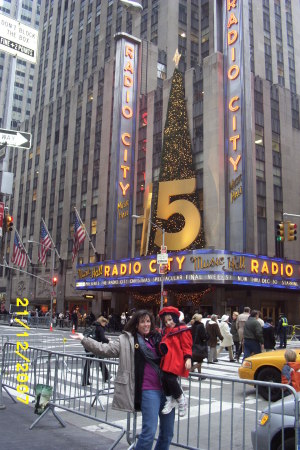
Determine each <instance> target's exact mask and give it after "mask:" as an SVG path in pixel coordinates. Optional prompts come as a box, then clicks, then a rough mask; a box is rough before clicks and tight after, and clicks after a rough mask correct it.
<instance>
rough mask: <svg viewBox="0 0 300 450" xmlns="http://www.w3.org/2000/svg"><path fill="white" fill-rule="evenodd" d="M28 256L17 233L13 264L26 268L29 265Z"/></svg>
mask: <svg viewBox="0 0 300 450" xmlns="http://www.w3.org/2000/svg"><path fill="white" fill-rule="evenodd" d="M27 260H28V256H27V253H26V251H25V249H24V246H23V244H22V242H21V241H20V240H19V237H18V235H17V233H15V239H14V249H13V255H12V258H11V262H12V263H13V264H15V265H16V266H19V267H25V266H26V264H27Z"/></svg>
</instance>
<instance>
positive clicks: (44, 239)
mask: <svg viewBox="0 0 300 450" xmlns="http://www.w3.org/2000/svg"><path fill="white" fill-rule="evenodd" d="M51 244H52V242H51V239H50V236H49V234H48V231H47V230H46V228H45V225H44V224H43V222H42V224H41V237H40V245H39V254H38V261H40V262H41V263H42V264H44V265H46V257H47V251H48V250H49V248H51Z"/></svg>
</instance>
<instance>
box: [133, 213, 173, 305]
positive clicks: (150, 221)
mask: <svg viewBox="0 0 300 450" xmlns="http://www.w3.org/2000/svg"><path fill="white" fill-rule="evenodd" d="M131 217H132V218H133V219H142V220H148V222H149V223H151V224H152V225H153V226H154V227H156V228H157V229H158V230H160V231H161V232H162V247H164V246H165V229H164V228H161V227H160V226H159V225H157V224H156V223H154V222H152V220H150V219H146V218H145V217H144V216H138V215H136V214H132V216H131ZM160 275H161V277H160V280H161V281H160V309H162V308H163V306H164V296H163V292H164V274H162V273H161V274H160Z"/></svg>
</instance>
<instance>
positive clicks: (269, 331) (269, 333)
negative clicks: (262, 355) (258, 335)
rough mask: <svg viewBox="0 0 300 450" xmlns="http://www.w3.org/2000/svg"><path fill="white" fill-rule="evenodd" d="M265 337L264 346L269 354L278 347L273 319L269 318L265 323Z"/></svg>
mask: <svg viewBox="0 0 300 450" xmlns="http://www.w3.org/2000/svg"><path fill="white" fill-rule="evenodd" d="M263 336H264V346H265V350H266V351H267V352H270V351H271V350H274V348H275V345H276V340H275V329H274V326H273V320H272V318H271V317H267V318H266V319H265V323H264V326H263Z"/></svg>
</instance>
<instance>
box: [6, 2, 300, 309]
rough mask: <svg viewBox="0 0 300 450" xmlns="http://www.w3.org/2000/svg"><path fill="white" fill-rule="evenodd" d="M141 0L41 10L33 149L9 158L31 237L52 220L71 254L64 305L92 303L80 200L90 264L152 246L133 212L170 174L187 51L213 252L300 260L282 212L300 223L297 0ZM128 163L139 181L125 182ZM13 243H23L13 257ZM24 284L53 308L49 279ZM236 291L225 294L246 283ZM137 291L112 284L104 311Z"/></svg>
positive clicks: (15, 203)
mask: <svg viewBox="0 0 300 450" xmlns="http://www.w3.org/2000/svg"><path fill="white" fill-rule="evenodd" d="M140 3H141V4H142V6H143V10H142V11H141V12H140V11H134V10H131V9H126V7H125V6H124V5H123V4H122V2H121V1H117V0H102V1H101V0H95V1H88V0H81V1H75V0H65V1H63V2H62V1H59V0H54V1H49V0H45V1H44V2H42V5H41V20H40V29H39V30H40V31H39V33H40V36H39V60H38V64H37V66H36V71H35V78H34V90H33V95H32V103H31V114H30V117H28V116H25V117H24V116H23V117H22V119H27V120H26V122H25V125H24V126H25V127H26V129H27V130H29V131H30V132H31V133H32V148H31V150H30V152H22V153H20V152H14V156H13V157H11V160H10V164H11V168H12V171H13V172H14V173H15V181H14V193H13V195H12V197H11V201H10V208H11V210H12V211H13V215H14V217H15V224H16V227H17V229H18V230H19V233H20V236H21V237H22V238H23V239H26V240H31V241H36V242H38V241H39V233H40V220H41V218H43V219H44V220H45V222H46V223H47V226H48V230H49V232H50V234H51V236H52V238H53V241H54V242H55V244H56V247H57V250H58V252H59V254H60V257H61V260H62V261H63V263H59V261H58V259H57V260H56V263H55V267H56V270H57V271H59V272H60V275H59V277H60V278H59V283H58V289H57V309H58V310H59V311H60V310H62V309H71V308H72V307H73V306H74V304H80V305H81V306H82V308H89V307H90V305H89V304H88V301H87V300H86V299H83V298H82V296H81V295H80V294H79V293H78V291H76V289H75V279H76V272H75V267H74V266H72V245H73V237H72V236H73V214H74V207H76V208H77V210H78V211H79V213H80V217H81V219H82V221H83V223H84V224H85V227H86V230H87V232H88V234H89V237H90V239H85V241H84V244H82V246H81V247H80V250H79V253H78V262H79V263H82V262H84V263H93V262H96V261H97V259H98V260H109V259H121V258H129V257H131V256H138V255H139V254H140V242H141V238H142V224H136V223H135V222H134V221H132V220H131V215H132V214H137V215H143V214H144V207H145V203H144V201H145V193H147V192H148V190H149V185H150V183H152V182H156V181H158V179H159V171H160V167H161V151H162V141H163V130H164V125H165V119H166V114H167V107H168V101H169V93H170V86H171V78H172V75H173V71H174V67H175V64H174V61H173V58H174V54H175V52H176V49H178V52H179V54H180V55H181V58H180V60H179V64H178V69H179V71H180V72H181V73H182V74H183V76H184V83H185V98H186V107H187V114H188V124H189V130H190V135H191V141H192V152H193V162H194V167H195V174H196V186H197V195H198V197H199V211H200V213H201V218H202V225H203V229H204V233H205V241H206V245H207V247H209V248H216V249H224V250H228V251H233V252H244V253H248V254H259V255H265V256H268V257H273V256H277V257H286V258H291V259H294V260H299V259H300V250H299V248H298V247H297V246H296V245H295V243H294V242H291V241H288V240H287V239H286V240H285V242H284V243H282V242H279V241H277V240H276V226H277V224H278V223H280V222H281V221H283V220H284V216H283V213H288V214H294V215H295V216H291V221H293V222H296V223H297V215H299V214H300V206H299V201H298V199H299V195H300V182H299V175H298V168H299V167H300V153H299V152H298V145H299V144H298V143H299V138H300V133H299V128H300V124H299V93H300V86H299V85H298V84H299V83H297V78H299V74H300V50H299V48H298V47H297V45H296V43H297V42H299V37H300V36H299V33H300V32H299V29H298V27H297V21H298V20H299V18H300V5H299V2H294V1H291V0H265V1H262V2H256V1H253V0H249V1H242V0H231V1H229V0H201V1H200V0H143V1H141V2H140ZM122 39H125V40H126V39H127V40H128V42H129V43H130V44H128V45H129V47H130V48H131V49H134V50H132V51H134V52H135V55H138V57H137V61H136V62H134V63H133V62H132V61H133V60H132V61H131V60H130V61H129V60H128V61H129V62H130V65H129V66H126V64H128V61H127V60H126V57H127V58H129V59H130V58H131V56H130V55H129V53H128V51H127V53H126V49H125V50H124V52H125V53H122V51H123V50H122V47H121V45H122V42H123V41H122ZM126 42H127V41H126ZM127 50H128V49H127ZM120 55H121V56H122V55H123V56H124V55H125V57H124V58H125V59H124V58H123V56H122V58H123V59H121V56H120ZM124 61H125V62H124ZM126 61H127V62H126ZM131 62H132V65H131ZM122 64H124V65H122ZM128 67H129V68H130V70H129V69H128ZM126 68H127V69H126ZM125 70H129V71H131V75H132V76H133V77H134V78H133V79H134V81H133V85H134V86H135V88H136V89H137V92H136V93H134V92H133V91H132V92H131V91H130V92H129V90H128V92H129V93H128V94H127V95H128V97H127V99H129V95H130V96H131V95H133V96H134V95H137V97H136V98H137V99H138V100H137V102H136V104H135V105H134V104H133V105H132V106H130V107H129V106H128V108H132V123H131V125H132V127H133V128H132V129H130V131H128V130H127V131H124V133H127V134H123V135H122V136H123V138H122V139H123V140H122V145H123V146H124V148H127V147H128V148H129V147H130V151H131V152H132V153H131V160H130V164H129V163H128V164H125V165H124V163H123V166H122V167H121V166H120V164H121V163H120V159H119V156H120V155H119V154H118V153H117V152H118V148H119V147H118V145H119V144H120V142H118V141H117V138H116V136H117V134H116V133H117V132H119V130H120V129H122V126H123V125H122V117H121V116H120V110H118V105H119V104H118V102H117V100H118V99H117V97H118V95H120V92H121V91H120V84H118V82H117V78H116V73H119V72H120V71H123V72H122V73H124V71H125ZM118 71H119V72H118ZM297 75H298V76H297ZM128 83H130V82H129V81H128ZM124 85H125V87H126V84H125V82H124ZM123 87H124V86H123ZM127 87H128V89H129V87H130V85H129V84H128V86H127ZM124 92H125V91H124ZM124 95H125V94H124ZM131 98H133V97H130V99H131ZM128 101H129V100H128ZM126 114H127V118H130V119H131V115H130V114H131V110H130V109H128V110H127V112H126V110H124V114H123V118H124V117H125V118H126ZM129 135H130V136H132V137H134V139H132V141H131V140H129ZM118 155H119V156H118ZM128 155H129V153H128V154H127V153H126V158H127V156H128ZM128 157H129V156H128ZM123 158H124V155H123ZM120 167H121V169H120ZM120 170H121V172H120ZM117 171H119V172H118V173H121V174H122V175H123V178H124V179H125V178H126V176H127V178H126V180H125V181H126V182H125V181H124V180H123V181H122V185H120V183H121V181H120V179H119V178H118V174H117ZM127 185H128V187H126V186H127ZM120 186H121V188H122V189H124V190H125V191H126V189H128V192H129V191H130V192H131V197H130V202H129V203H126V200H124V202H122V201H120V200H119V199H118V198H117V196H116V194H117V191H118V189H119V188H120ZM129 186H130V187H129ZM125 191H124V192H125ZM286 217H290V216H286ZM121 221H122V226H123V225H124V227H123V228H122V230H121V229H120V230H119V229H118V227H119V225H120V223H121ZM125 224H126V226H125ZM131 239H132V241H130V240H131ZM10 242H12V240H11V241H10ZM91 243H92V244H93V245H91ZM94 249H96V252H97V254H95V251H94ZM9 252H10V255H11V253H12V245H8V246H7V255H6V256H7V260H8V259H9V257H10V256H9ZM37 253H38V249H37V246H35V245H34V244H31V245H29V255H30V256H31V257H32V260H33V262H36V261H37ZM50 259H51V258H50V257H49V258H48V260H49V261H48V265H47V267H46V269H45V271H46V272H44V269H42V268H40V266H36V267H35V268H34V272H35V274H36V275H38V276H40V277H42V278H43V277H44V278H47V276H48V277H49V274H50V269H51V267H50ZM13 279H16V280H18V283H12V284H11V286H12V290H11V298H12V299H14V298H15V297H16V295H17V294H18V292H19V291H18V286H19V287H20V286H21V287H22V289H23V292H24V293H25V292H26V293H27V295H28V296H29V297H31V298H32V302H33V303H34V304H35V305H46V306H47V305H49V295H48V294H49V289H48V291H47V289H45V286H44V285H43V283H42V282H40V281H39V280H38V281H36V282H34V283H33V282H29V281H28V277H21V276H17V275H15V274H14V275H13ZM21 281H22V282H23V284H20V283H21ZM245 289H246V288H245ZM225 291H226V290H225V289H223V291H222V294H220V299H222V301H223V300H224V298H225V297H226V296H227V297H230V298H231V299H232V298H235V297H240V298H241V296H245V292H246V291H245V290H244V291H243V290H240V291H239V292H238V293H235V292H234V291H232V292H230V293H229V294H228V293H226V292H225ZM218 292H219V291H218ZM220 292H221V291H220ZM128 295H129V294H128V293H126V292H125V293H124V294H121V293H119V292H116V293H115V298H114V299H113V300H111V295H110V293H109V292H108V293H107V292H106V293H103V294H102V292H98V293H97V294H96V297H97V299H98V300H97V301H98V303H97V306H96V307H97V308H98V310H99V311H100V309H101V310H102V311H104V310H106V309H107V308H114V309H115V310H118V308H119V306H118V300H119V304H120V305H122V306H123V305H127V304H128V302H127V297H128ZM286 295H292V294H286ZM293 295H294V294H293ZM268 296H269V300H270V301H274V302H275V297H276V296H277V297H276V299H277V300H281V299H282V294H280V295H278V294H277V293H276V294H274V292H273V291H269V292H268V293H267V295H266V294H265V293H264V294H262V295H261V298H262V299H263V300H264V299H265V298H266V297H268ZM227 297H226V298H227ZM250 297H251V296H250ZM226 298H225V300H226ZM248 298H249V297H248ZM116 299H118V300H116ZM225 300H224V301H225ZM226 301H227V300H226ZM249 301H250V299H249ZM233 304H234V305H238V303H233ZM274 307H275V306H274Z"/></svg>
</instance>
